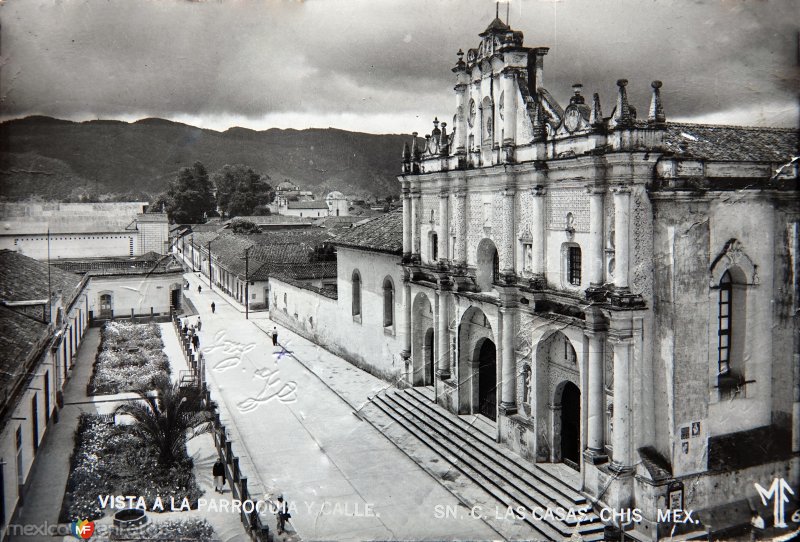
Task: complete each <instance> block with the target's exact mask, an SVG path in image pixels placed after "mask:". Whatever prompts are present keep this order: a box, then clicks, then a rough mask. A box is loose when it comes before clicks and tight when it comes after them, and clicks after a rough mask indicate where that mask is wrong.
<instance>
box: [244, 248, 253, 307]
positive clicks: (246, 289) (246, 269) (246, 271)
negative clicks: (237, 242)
mask: <svg viewBox="0 0 800 542" xmlns="http://www.w3.org/2000/svg"><path fill="white" fill-rule="evenodd" d="M251 248H253V246H252V245H250V246H249V247H247V248H246V249H244V319H245V320H249V319H250V249H251Z"/></svg>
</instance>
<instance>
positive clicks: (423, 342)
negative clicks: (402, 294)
mask: <svg viewBox="0 0 800 542" xmlns="http://www.w3.org/2000/svg"><path fill="white" fill-rule="evenodd" d="M411 330H412V332H411V362H412V369H413V371H412V374H411V384H412V385H413V386H429V385H431V384H433V381H434V380H433V375H434V368H433V367H431V364H432V362H433V364H434V365H435V359H434V348H433V345H434V340H435V339H434V336H433V306H432V305H431V302H430V300H429V299H428V296H427V295H425V294H424V293H422V292H420V293H418V294H417V295H416V296H415V297H414V303H413V305H412V309H411Z"/></svg>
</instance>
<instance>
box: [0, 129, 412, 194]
mask: <svg viewBox="0 0 800 542" xmlns="http://www.w3.org/2000/svg"><path fill="white" fill-rule="evenodd" d="M410 139H411V136H404V135H376V134H365V133H358V132H348V131H345V130H338V129H335V128H328V129H316V128H311V129H306V130H293V129H287V130H282V129H277V128H273V129H269V130H264V131H255V130H249V129H246V128H230V129H228V130H225V131H224V132H217V131H214V130H208V129H203V128H197V127H194V126H189V125H186V124H181V123H178V122H173V121H169V120H164V119H155V118H150V119H143V120H139V121H136V122H133V123H128V122H122V121H116V120H93V121H86V122H72V121H67V120H60V119H54V118H50V117H38V116H34V117H27V118H24V119H16V120H10V121H6V122H3V123H0V197H2V198H3V199H7V200H17V199H24V198H27V197H31V196H40V197H42V198H44V199H64V198H69V197H73V198H74V197H75V194H76V193H79V192H93V193H95V194H97V195H106V197H108V196H109V195H114V196H125V195H127V196H130V197H134V198H137V199H138V198H142V197H146V199H150V198H152V196H154V195H155V194H157V193H159V192H162V191H164V190H165V189H166V188H167V185H168V183H169V181H171V180H172V179H174V178H175V176H176V174H177V173H178V171H179V170H180V169H181V168H182V167H185V166H190V165H191V164H193V163H194V162H195V161H200V162H202V163H203V164H204V165H205V166H206V169H207V170H208V171H209V173H213V172H214V171H216V170H218V169H219V168H221V167H222V166H224V165H225V164H245V165H247V166H250V167H252V168H253V169H254V170H255V171H257V172H259V173H264V174H267V175H269V176H270V179H271V181H270V182H271V183H272V184H273V186H274V185H277V184H278V183H279V182H281V181H283V180H285V179H288V180H290V181H292V182H294V183H295V184H296V185H298V186H299V187H300V188H301V189H304V190H311V191H313V192H314V194H315V195H316V196H317V198H321V197H324V196H325V194H327V193H328V192H330V191H332V190H339V191H341V192H343V193H344V194H346V195H348V196H356V197H368V196H375V197H379V198H384V197H386V196H388V195H397V194H398V193H399V192H400V185H399V183H398V182H397V174H398V173H399V171H400V156H401V151H402V148H403V143H404V142H405V141H409V140H410Z"/></svg>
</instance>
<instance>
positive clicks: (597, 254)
mask: <svg viewBox="0 0 800 542" xmlns="http://www.w3.org/2000/svg"><path fill="white" fill-rule="evenodd" d="M588 190H589V283H590V285H591V286H592V287H600V286H602V285H603V267H604V265H603V191H602V190H601V189H599V188H596V187H589V189H588Z"/></svg>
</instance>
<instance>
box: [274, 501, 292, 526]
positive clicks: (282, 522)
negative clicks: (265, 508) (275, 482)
mask: <svg viewBox="0 0 800 542" xmlns="http://www.w3.org/2000/svg"><path fill="white" fill-rule="evenodd" d="M277 516H278V534H283V532H284V531H285V530H286V520H287V519H289V518H290V517H292V515H291V514H289V512H288V510H287V507H286V503H285V502H283V495H280V496H279V497H278V514H277Z"/></svg>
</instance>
